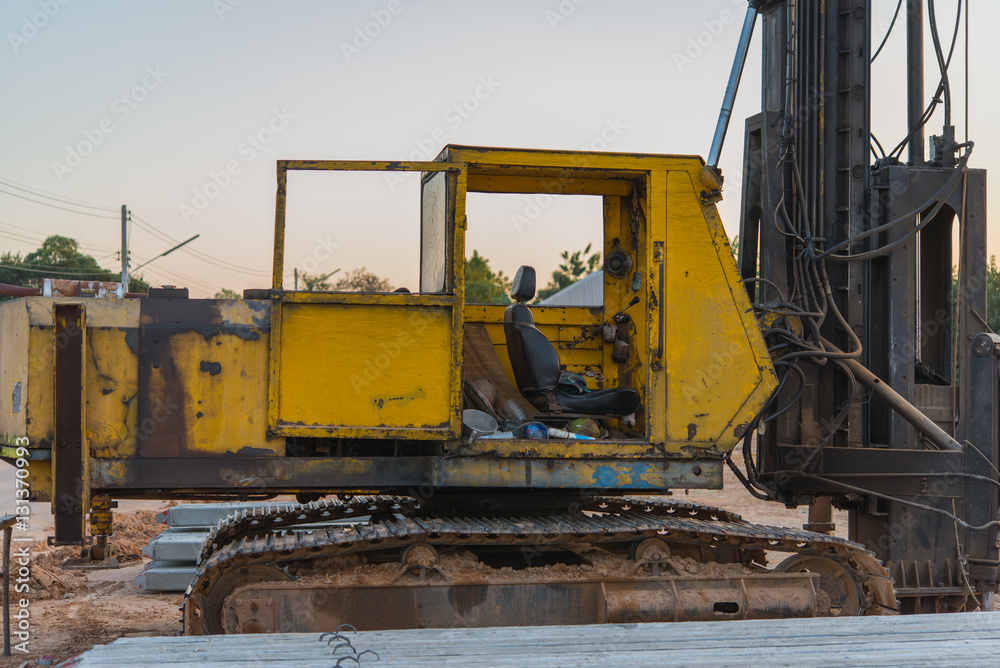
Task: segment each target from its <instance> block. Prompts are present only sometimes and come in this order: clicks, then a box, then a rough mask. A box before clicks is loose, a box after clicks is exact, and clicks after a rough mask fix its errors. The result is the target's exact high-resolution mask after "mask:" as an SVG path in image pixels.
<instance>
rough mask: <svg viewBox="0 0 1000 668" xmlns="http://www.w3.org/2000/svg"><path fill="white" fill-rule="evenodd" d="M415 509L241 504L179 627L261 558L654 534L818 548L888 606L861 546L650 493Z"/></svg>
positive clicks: (203, 612) (869, 599)
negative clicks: (543, 509) (520, 508)
mask: <svg viewBox="0 0 1000 668" xmlns="http://www.w3.org/2000/svg"><path fill="white" fill-rule="evenodd" d="M418 510H419V507H418V503H417V501H416V500H415V499H412V498H409V497H391V496H365V497H354V498H353V499H351V500H349V501H340V500H330V501H319V502H313V503H310V504H305V505H297V504H295V505H290V506H288V507H286V508H277V509H272V510H267V511H260V512H256V513H255V512H243V513H241V514H239V515H237V516H232V517H230V518H228V519H227V520H226V521H223V522H220V523H219V525H218V526H217V527H216V528H215V529H214V530H213V531H212V532H211V534H210V536H209V538H208V539H206V541H205V547H203V551H202V554H203V558H202V560H201V562H200V564H199V567H198V571H197V574H196V576H195V578H194V581H193V583H192V585H191V586H189V587H188V590H187V592H186V593H185V598H184V604H183V605H182V611H183V613H184V617H183V620H182V621H183V623H184V631H183V632H184V633H186V634H194V635H198V634H203V633H207V632H209V631H208V626H207V624H206V620H207V619H209V618H211V617H212V615H216V614H218V610H217V609H216V607H217V602H216V603H213V604H210V599H211V598H213V597H212V588H213V586H214V585H215V584H216V583H217V582H219V581H220V580H224V579H225V578H226V577H227V576H228V577H229V578H230V579H232V578H233V577H236V576H235V575H234V574H235V573H236V572H237V569H243V571H242V572H247V570H246V569H247V567H251V570H253V568H254V567H256V568H259V567H267V566H270V567H275V568H277V569H285V570H286V571H287V570H288V569H289V568H290V567H291V568H294V567H297V566H299V565H302V564H304V563H308V562H310V561H313V560H316V559H324V558H330V557H336V556H339V555H344V554H357V553H364V552H370V551H376V550H400V549H403V548H405V547H407V546H408V545H412V544H415V543H427V544H430V545H434V546H468V547H482V546H492V545H497V546H501V545H502V546H508V547H518V546H520V547H530V546H535V547H541V546H558V545H570V544H575V543H589V544H594V545H600V544H602V543H633V542H636V541H641V540H644V539H646V538H660V539H662V540H664V541H666V542H667V543H668V544H670V543H684V544H688V545H699V546H703V547H707V548H713V547H715V548H730V549H740V550H772V551H779V552H787V553H791V554H808V555H818V556H828V557H831V558H833V559H835V560H837V561H838V562H839V563H841V564H842V565H843V566H844V567H845V568H846V569H847V570H848V572H849V573H850V575H851V577H852V578H853V579H854V580H855V581H856V582H857V583H858V584H859V585H860V588H861V591H862V592H863V594H862V601H861V613H862V614H884V613H888V614H892V613H893V612H894V611H895V610H896V607H897V605H896V600H895V593H894V589H893V583H892V580H891V578H889V576H888V574H887V573H886V570H885V568H884V567H883V566H882V564H881V563H880V562H879V561H878V560H877V559H876V558H875V556H874V555H873V554H872V553H871V552H869V551H867V550H865V549H864V548H863V547H862V546H861V545H858V544H856V543H852V542H850V541H847V540H845V539H842V538H837V537H833V536H825V535H822V534H816V533H812V532H808V531H799V530H794V529H785V528H780V527H769V526H760V525H754V524H750V523H749V522H746V521H745V520H743V519H742V518H741V517H740V516H739V515H736V514H734V513H729V512H728V511H724V510H721V509H718V508H712V507H710V506H702V505H699V504H692V503H686V502H676V501H672V500H670V499H666V498H656V497H597V498H592V499H588V500H586V501H585V502H584V503H583V504H582V508H581V510H584V511H590V512H588V513H586V514H585V513H583V512H564V513H552V514H548V515H544V516H506V517H420V516H417V515H416V513H417V512H418ZM592 512H596V513H599V514H597V515H592V514H591V513H592ZM381 513H394V514H396V515H397V516H398V515H400V514H401V515H403V517H402V518H398V517H397V519H395V520H385V521H377V522H375V523H370V524H349V525H344V526H335V527H329V528H321V529H317V530H314V531H311V532H292V531H283V530H285V529H290V528H292V527H295V526H296V525H300V524H309V523H313V522H321V521H333V520H339V519H350V518H355V517H364V516H366V515H375V514H381ZM219 546H221V547H219ZM215 598H218V597H217V596H216V597H215ZM213 606H215V607H213Z"/></svg>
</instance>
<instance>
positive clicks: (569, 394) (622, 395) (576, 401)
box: [503, 265, 640, 416]
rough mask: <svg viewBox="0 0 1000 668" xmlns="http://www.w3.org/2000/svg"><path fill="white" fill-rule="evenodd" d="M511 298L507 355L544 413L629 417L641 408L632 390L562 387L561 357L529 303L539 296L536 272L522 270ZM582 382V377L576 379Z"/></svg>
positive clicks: (507, 313) (517, 377)
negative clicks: (543, 332) (549, 411)
mask: <svg viewBox="0 0 1000 668" xmlns="http://www.w3.org/2000/svg"><path fill="white" fill-rule="evenodd" d="M510 296H511V297H512V298H513V299H514V303H513V304H511V305H510V306H508V307H507V310H506V311H504V314H503V332H504V338H505V339H506V340H507V355H508V356H509V357H510V365H511V368H512V369H513V371H514V380H516V381H517V389H519V390H520V391H521V394H523V395H524V397H525V398H526V399H527V400H528V401H530V402H531V403H532V404H533V405H534V406H536V407H537V408H539V409H541V410H546V409H547V410H556V411H559V410H565V411H568V412H571V413H585V414H590V415H616V416H622V415H629V414H631V413H634V412H635V411H636V409H638V408H639V403H640V398H639V393H638V392H636V391H635V390H633V389H630V388H612V389H607V390H597V391H596V392H584V391H581V389H580V388H579V387H578V385H579V384H580V383H572V382H565V381H564V382H563V383H562V384H560V382H559V380H560V376H561V375H562V374H561V369H560V365H559V354H558V353H557V352H556V349H555V348H554V347H553V346H552V344H551V343H549V340H548V339H546V338H545V335H544V334H542V333H541V332H540V331H538V328H537V327H535V319H534V318H533V317H532V316H531V310H530V309H529V308H528V305H527V304H526V303H525V302H527V301H528V300H530V299H532V298H533V297H534V296H535V269H534V268H533V267H529V266H527V265H525V266H522V267H521V268H520V269H518V270H517V274H515V275H514V281H513V283H512V285H511V291H510ZM576 378H577V380H579V377H576Z"/></svg>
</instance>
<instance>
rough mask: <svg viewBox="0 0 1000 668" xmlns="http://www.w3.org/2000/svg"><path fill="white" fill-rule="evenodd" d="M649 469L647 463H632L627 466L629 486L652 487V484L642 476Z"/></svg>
mask: <svg viewBox="0 0 1000 668" xmlns="http://www.w3.org/2000/svg"><path fill="white" fill-rule="evenodd" d="M648 471H649V464H639V463H636V464H632V466H630V467H629V472H628V477H629V485H628V486H629V487H637V488H646V489H652V488H653V487H654V485H653V484H652V483H651V482H649V481H648V480H646V479H645V478H643V476H644V475H645V474H646V473H647V472H648Z"/></svg>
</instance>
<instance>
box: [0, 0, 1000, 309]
mask: <svg viewBox="0 0 1000 668" xmlns="http://www.w3.org/2000/svg"><path fill="white" fill-rule="evenodd" d="M577 1H578V2H579V0H577ZM64 3H65V4H64ZM64 3H63V2H59V0H6V1H5V2H4V3H3V4H2V5H0V28H2V31H3V34H4V40H3V44H0V71H2V73H3V84H4V91H5V95H4V101H5V105H4V107H5V109H4V112H5V113H4V119H5V129H4V142H3V150H2V151H0V179H2V180H4V181H7V182H8V183H10V182H13V183H17V184H21V185H24V186H28V187H30V188H32V189H38V190H42V191H45V192H47V193H50V194H52V195H55V196H57V197H60V198H64V199H75V200H81V201H84V202H87V203H92V204H97V205H100V206H107V207H111V208H117V207H120V206H121V204H123V203H125V204H128V206H129V208H130V209H131V211H132V212H133V216H134V218H136V219H137V220H136V222H135V223H134V225H133V228H132V237H131V248H132V256H133V265H135V264H138V263H139V262H141V261H143V260H146V259H149V258H150V257H153V256H155V255H156V254H158V253H160V252H162V251H164V250H166V249H167V248H168V247H169V246H170V245H171V242H169V241H168V240H164V239H163V238H158V237H157V236H156V235H155V234H152V233H150V232H148V231H147V230H146V229H144V228H143V226H142V225H141V224H140V223H139V222H138V219H141V220H142V221H144V222H145V224H147V225H150V226H152V227H153V228H155V229H156V230H158V231H159V232H160V233H162V234H165V235H167V236H169V237H171V238H174V239H181V240H182V239H186V238H187V237H190V236H192V235H194V234H200V235H201V237H200V238H199V239H198V240H196V241H195V242H194V243H192V244H191V245H190V249H191V250H192V251H193V253H194V254H191V253H186V252H181V251H179V252H177V253H174V254H172V255H170V256H168V257H165V258H160V259H158V260H156V261H155V262H154V263H152V264H151V265H149V266H148V268H146V269H143V270H142V273H144V274H145V275H146V277H147V279H150V280H151V281H152V282H155V283H173V284H179V285H188V286H189V287H190V288H191V289H192V294H193V295H196V296H209V295H211V294H212V293H213V292H215V291H216V290H217V289H219V288H220V287H229V288H233V289H237V290H242V289H243V288H246V287H266V286H267V285H269V279H268V273H269V268H270V263H271V244H272V227H273V209H274V162H275V160H277V159H283V158H293V159H301V158H323V159H400V158H414V157H416V158H420V159H430V158H432V157H433V156H434V155H436V154H437V152H438V151H439V150H440V149H441V147H442V145H443V144H444V143H461V144H475V145H497V146H512V147H527V148H555V149H575V148H581V147H583V146H585V145H593V146H595V147H597V148H601V147H602V145H603V146H604V147H606V148H607V149H608V150H614V151H634V152H646V153H680V154H700V155H704V154H705V153H707V152H708V148H709V144H710V142H711V137H712V131H713V129H714V125H715V120H716V117H717V115H718V109H719V104H720V101H721V98H722V93H723V90H724V88H725V84H726V78H727V76H728V73H729V68H730V65H731V63H732V58H733V54H734V51H735V46H736V41H737V38H738V35H739V28H740V24H741V23H742V18H743V13H744V11H745V8H746V3H745V2H744V1H743V0H706V1H704V2H681V1H663V0H660V1H652V0H646V1H641V0H620V1H617V2H611V1H610V0H587V1H586V2H582V4H580V5H576V4H574V2H573V0H561V2H560V0H538V1H527V0H508V1H505V2H471V1H464V2H462V1H457V0H455V1H444V0H441V1H435V0H370V1H364V2H346V1H342V2H332V1H325V2H324V1H320V0H294V1H287V2H275V1H273V0H272V1H267V0H242V1H239V0H216V1H215V2H213V1H212V0H197V1H195V0H173V1H171V2H152V1H134V0H133V1H124V0H121V1H115V0H88V1H86V2H85V1H84V0H71V1H68V2H65V0H64ZM895 4H896V3H895V2H894V0H876V2H875V22H874V23H875V25H874V27H873V31H872V32H873V40H875V41H878V40H880V39H881V36H882V34H883V33H884V30H885V27H886V26H887V25H888V21H889V18H890V17H891V15H892V11H893V9H894V7H895ZM560 7H562V8H563V12H564V13H565V14H568V15H565V16H564V15H563V14H560ZM954 7H955V5H954V0H943V1H941V2H939V3H938V10H939V13H940V19H939V22H940V24H942V31H943V32H945V33H947V34H948V36H949V37H950V28H951V26H952V25H953V23H952V22H953V20H954ZM567 8H574V11H573V12H572V13H569V12H567V11H566V9H567ZM46 12H47V13H46ZM48 14H51V16H49V15H48ZM561 19H565V20H561ZM379 20H381V22H382V25H379V24H378V23H377V22H378V21H379ZM372 22H376V23H372ZM997 25H1000V3H994V2H989V3H987V2H983V1H981V0H979V1H977V0H973V1H972V25H971V44H972V47H971V53H972V65H971V73H970V77H971V103H970V107H971V119H970V126H971V138H972V139H974V140H975V141H976V151H975V154H974V156H973V160H972V162H973V166H976V167H985V168H988V169H990V168H992V167H994V166H1000V131H998V130H997V126H996V124H995V123H994V122H993V121H994V119H993V116H995V109H996V108H997V103H998V95H997V93H996V92H995V90H994V86H995V82H996V74H995V73H996V71H997V68H998V66H1000V57H998V55H997V51H996V49H995V47H994V45H993V44H992V43H991V41H992V37H993V30H995V29H996V28H995V26H997ZM375 26H377V28H376V27H375ZM366 27H367V28H368V30H369V32H370V33H377V34H375V36H374V37H370V38H368V42H367V43H366V42H365V41H364V39H362V38H358V37H357V35H358V32H359V31H361V32H363V31H364V30H365V28H366ZM903 36H904V30H903V26H902V22H900V24H899V25H897V27H896V29H895V31H894V33H893V36H892V38H891V39H890V41H889V44H888V46H887V47H886V50H885V52H884V53H883V54H882V55H881V56H880V57H879V60H878V61H877V63H876V68H875V72H874V81H873V95H874V99H875V103H876V105H877V106H876V109H878V114H877V115H876V117H875V119H874V121H873V125H874V129H875V131H876V133H877V134H878V135H879V137H880V138H881V139H882V141H883V144H885V143H892V144H895V143H896V142H897V141H898V140H899V139H900V138H901V137H902V135H903V134H904V120H905V116H904V112H905V101H904V100H905V98H904V64H903V57H902V46H903ZM355 40H357V41H356V42H355ZM699 41H700V42H701V44H702V45H704V46H697V42H699ZM926 44H927V48H928V49H930V44H931V40H930V38H929V36H928V37H927V38H926ZM699 51H700V53H699ZM759 53H760V46H759V40H758V39H757V38H755V40H754V44H753V46H752V48H751V56H750V58H749V61H748V63H747V68H746V71H745V73H744V81H743V87H742V89H741V91H740V96H739V98H738V102H737V108H736V110H735V112H734V121H733V125H732V127H731V131H730V135H729V138H728V141H727V144H726V149H725V151H724V153H723V160H722V163H723V167H724V170H725V173H726V175H727V177H728V180H727V184H726V190H725V195H726V200H725V201H724V202H723V203H722V204H721V205H720V210H721V213H722V216H723V220H724V222H725V225H726V228H727V230H729V232H730V234H735V233H736V231H737V228H738V225H739V220H738V212H739V196H740V192H739V182H740V175H739V171H740V164H741V160H742V146H741V143H742V134H743V130H742V128H743V119H744V118H745V117H746V116H748V115H750V114H752V113H754V112H756V111H757V110H758V109H759V99H760V84H759V73H760V57H759ZM687 55H691V56H693V57H692V58H691V60H690V62H686V61H684V59H685V58H686V56H687ZM963 64H964V53H963V52H962V46H961V44H960V45H959V47H958V49H957V51H956V55H955V64H954V65H953V68H952V72H953V77H952V81H953V91H954V96H955V109H954V112H953V113H954V119H955V122H956V125H957V126H958V134H959V136H960V137H964V134H965V128H964V127H963V120H962V119H963V116H964V104H963V101H962V100H963V97H964V91H963V90H962V85H961V79H962V76H961V73H962V67H963ZM932 65H933V61H932V60H930V59H929V60H928V64H927V71H928V84H927V88H928V92H929V90H930V89H931V87H932V86H933V85H934V84H935V83H936V77H935V76H934V75H935V70H934V69H933V67H932ZM123 96H124V98H123ZM456 104H458V105H459V107H458V109H456V108H455V105H456ZM941 122H942V121H941V117H940V113H939V114H938V115H937V116H935V118H933V119H932V120H931V122H930V123H929V127H930V128H931V131H932V132H933V133H938V132H939V131H940V126H941ZM81 144H82V145H83V150H84V151H86V152H88V155H86V156H81V157H80V158H79V160H77V158H76V157H74V156H73V155H72V151H71V150H69V149H71V148H72V149H74V150H75V148H76V147H79V146H81ZM90 145H93V146H92V150H90V151H87V148H88V147H89V146H90ZM227 166H228V167H229V168H230V170H231V171H232V174H226V173H225V172H226V170H227ZM213 174H215V179H214V181H215V183H213V177H212V175H213ZM996 182H997V178H996V177H994V179H993V183H994V184H995V183H996ZM216 183H218V184H221V186H222V187H217V186H216ZM0 189H2V190H7V191H12V192H19V191H16V190H13V189H12V188H11V187H10V186H0ZM196 191H197V192H196ZM991 192H992V194H993V197H992V199H993V201H1000V192H998V191H997V187H996V186H993V187H991ZM415 193H416V190H415V184H409V185H408V184H403V185H401V186H399V187H395V188H390V187H389V184H387V183H386V182H385V180H384V179H382V178H381V177H380V176H375V177H369V178H361V177H357V178H353V179H339V180H338V179H336V177H333V179H332V180H330V181H326V182H323V183H322V184H320V183H319V182H316V181H315V179H312V178H302V179H301V180H299V179H295V180H293V181H292V182H291V185H290V195H289V196H290V198H292V203H291V204H290V207H291V208H290V217H289V232H290V235H291V236H290V246H289V249H288V254H287V262H286V267H287V269H288V270H289V272H290V271H291V269H292V267H293V266H298V267H300V268H304V269H308V270H312V271H314V272H323V273H325V272H329V271H333V270H334V269H337V268H341V269H343V270H345V271H346V270H350V269H353V268H355V267H358V266H361V265H366V266H367V267H368V268H369V269H371V270H374V271H375V272H376V273H379V274H381V275H384V276H388V277H389V278H390V279H391V280H392V281H393V283H394V284H396V285H410V286H411V287H412V286H413V285H415V283H416V281H415V275H416V263H417V258H418V255H419V253H418V250H417V249H416V246H415V243H416V227H415V225H416V222H415V221H416V219H417V203H416V194H415ZM21 194H25V193H23V192H21ZM296 197H297V199H296ZM575 199H578V198H575ZM533 205H534V203H533V202H532V201H531V200H530V199H526V198H525V197H524V196H510V197H504V198H501V199H495V200H484V199H482V198H474V199H473V200H472V201H471V202H470V230H469V239H470V241H469V247H468V252H469V253H470V254H471V251H472V249H473V248H474V247H475V248H477V249H479V250H480V251H481V252H482V253H484V254H485V255H486V256H487V257H489V258H490V259H491V261H492V264H493V266H494V267H495V268H496V269H502V270H503V271H505V272H506V273H507V274H508V275H509V274H512V273H513V272H514V271H515V270H516V268H517V266H518V265H519V264H521V263H533V264H535V265H536V267H537V268H538V270H539V272H540V274H541V275H543V276H544V275H547V274H548V273H549V272H551V270H552V268H554V266H555V264H556V262H557V260H558V253H559V252H560V251H562V250H565V249H567V248H580V247H582V246H583V245H584V244H585V243H586V242H587V241H591V240H594V239H595V238H596V234H595V230H596V225H595V223H596V216H598V215H599V208H598V207H596V206H595V203H594V202H590V201H582V202H577V201H571V202H568V203H562V202H560V203H559V204H557V205H553V206H548V207H541V208H540V209H538V210H533V209H532V206H533ZM71 208H74V207H71ZM84 210H86V211H89V212H93V213H96V214H98V216H105V215H106V216H108V217H86V216H80V215H76V214H73V213H69V212H65V211H61V210H58V209H54V208H50V207H45V206H39V205H37V204H34V203H31V202H26V201H24V200H21V199H16V198H14V197H12V196H10V195H8V194H5V193H3V192H0V249H2V250H14V251H21V252H26V251H30V250H32V249H33V248H35V247H36V246H37V245H38V242H39V241H40V240H41V239H42V238H43V237H44V236H46V235H48V234H65V235H70V236H74V237H76V238H78V239H79V240H80V241H81V242H82V244H83V246H84V248H86V249H87V250H88V252H91V253H92V254H93V255H95V256H96V257H99V258H102V262H103V263H104V266H107V267H109V268H113V267H115V266H117V265H116V264H115V260H114V257H113V253H114V252H115V250H116V249H117V248H118V247H119V245H120V241H119V228H120V226H119V224H118V223H117V222H116V220H115V219H114V218H115V217H116V215H117V214H116V213H114V212H113V211H103V210H98V209H84ZM525 214H530V216H529V217H530V219H531V221H532V222H531V224H530V225H527V226H524V225H517V224H515V222H514V220H516V219H517V218H516V217H517V216H518V215H521V216H524V215H525ZM995 218H996V217H995V216H994V219H995ZM581 221H583V222H582V223H581ZM477 223H478V224H477ZM581 225H582V227H581ZM994 237H995V240H993V241H991V242H990V244H989V248H990V251H991V252H994V253H1000V230H998V231H997V233H996V234H994ZM286 284H290V279H289V280H288V281H287V282H286Z"/></svg>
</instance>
